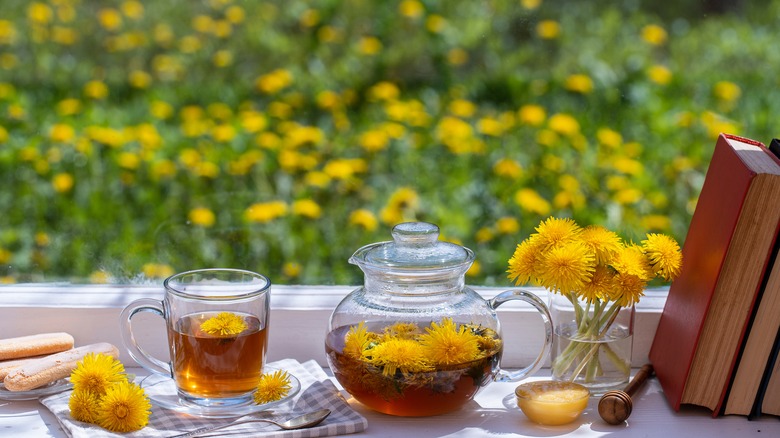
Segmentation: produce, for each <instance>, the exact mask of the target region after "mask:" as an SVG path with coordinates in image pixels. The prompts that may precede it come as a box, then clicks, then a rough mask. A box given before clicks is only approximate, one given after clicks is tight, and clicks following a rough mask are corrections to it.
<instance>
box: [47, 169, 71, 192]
mask: <svg viewBox="0 0 780 438" xmlns="http://www.w3.org/2000/svg"><path fill="white" fill-rule="evenodd" d="M73 183H74V181H73V175H71V174H69V173H66V172H62V173H58V174H56V175H54V177H53V178H52V180H51V185H52V187H54V190H55V191H56V192H57V193H67V192H69V191H71V189H73Z"/></svg>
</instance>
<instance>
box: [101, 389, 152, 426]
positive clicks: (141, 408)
mask: <svg viewBox="0 0 780 438" xmlns="http://www.w3.org/2000/svg"><path fill="white" fill-rule="evenodd" d="M151 409H152V405H151V403H150V402H149V398H148V397H146V394H145V393H144V390H143V389H141V387H140V386H138V385H136V384H135V383H130V382H125V383H117V384H115V385H112V386H111V387H110V388H108V391H107V392H106V395H104V396H103V399H102V400H101V401H100V407H99V408H98V419H97V424H98V425H99V426H100V427H102V428H104V429H108V430H110V431H112V432H132V431H135V430H140V429H143V428H144V427H145V426H146V425H147V424H148V423H149V415H151Z"/></svg>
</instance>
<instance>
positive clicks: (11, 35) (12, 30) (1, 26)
mask: <svg viewBox="0 0 780 438" xmlns="http://www.w3.org/2000/svg"><path fill="white" fill-rule="evenodd" d="M16 35H17V32H16V27H15V26H14V24H13V23H12V22H10V21H8V20H0V45H3V44H6V45H12V44H13V43H14V42H16Z"/></svg>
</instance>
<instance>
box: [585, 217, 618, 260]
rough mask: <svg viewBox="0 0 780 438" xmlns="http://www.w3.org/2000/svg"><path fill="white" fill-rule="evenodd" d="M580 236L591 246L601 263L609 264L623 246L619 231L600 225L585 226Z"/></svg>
mask: <svg viewBox="0 0 780 438" xmlns="http://www.w3.org/2000/svg"><path fill="white" fill-rule="evenodd" d="M579 237H580V239H582V241H583V242H584V243H585V244H586V245H588V246H589V247H590V248H591V250H592V251H593V253H594V254H595V256H596V263H600V264H608V263H609V262H610V260H612V258H613V257H614V256H615V255H616V254H617V253H618V251H620V249H621V247H622V246H621V241H620V236H618V235H617V233H615V232H614V231H610V230H608V229H606V228H604V227H602V226H598V225H591V226H588V227H585V228H584V229H583V230H582V233H581V234H580V236H579Z"/></svg>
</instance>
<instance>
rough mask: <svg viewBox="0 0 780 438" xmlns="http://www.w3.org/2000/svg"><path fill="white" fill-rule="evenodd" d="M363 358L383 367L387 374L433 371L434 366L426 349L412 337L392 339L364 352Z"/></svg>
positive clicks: (384, 372) (383, 372) (384, 373)
mask: <svg viewBox="0 0 780 438" xmlns="http://www.w3.org/2000/svg"><path fill="white" fill-rule="evenodd" d="M363 358H364V359H365V360H366V361H367V362H368V363H370V364H371V365H374V366H375V367H378V368H382V374H383V375H385V376H394V375H395V373H396V372H397V371H400V372H401V373H403V374H409V373H419V372H423V371H432V370H433V367H432V366H431V364H430V363H429V362H428V360H427V357H426V349H425V348H424V347H423V346H422V345H420V343H418V342H417V341H413V340H411V339H390V340H387V341H385V342H382V343H379V344H377V345H375V346H374V347H373V348H371V349H368V350H365V351H364V352H363Z"/></svg>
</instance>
